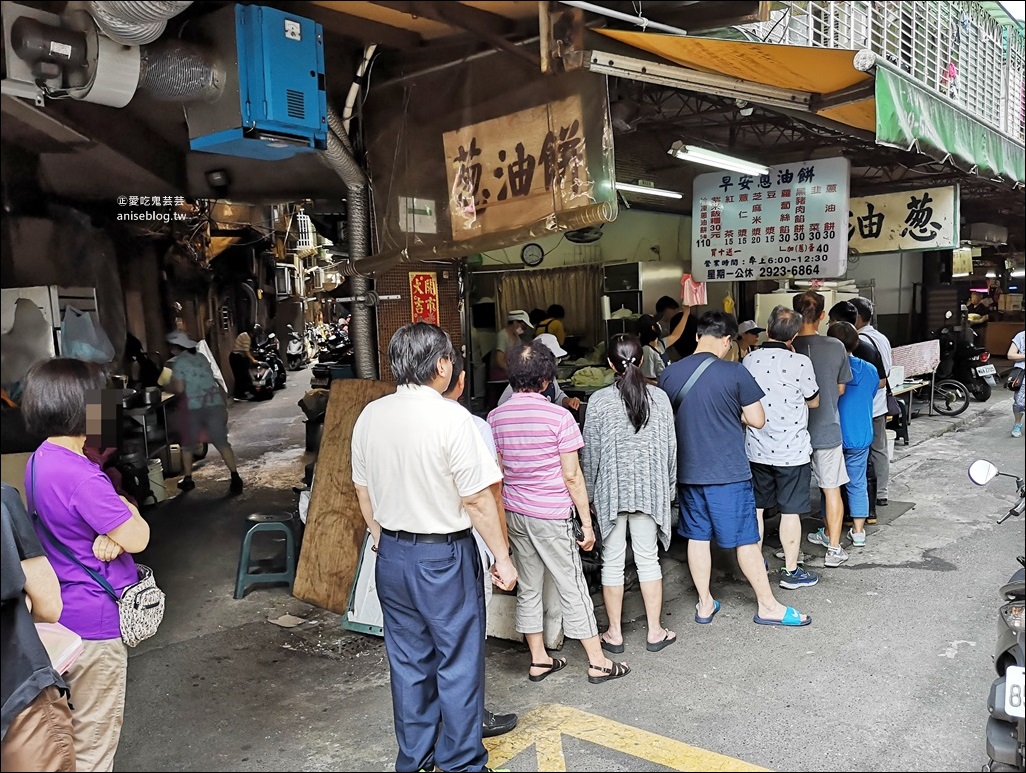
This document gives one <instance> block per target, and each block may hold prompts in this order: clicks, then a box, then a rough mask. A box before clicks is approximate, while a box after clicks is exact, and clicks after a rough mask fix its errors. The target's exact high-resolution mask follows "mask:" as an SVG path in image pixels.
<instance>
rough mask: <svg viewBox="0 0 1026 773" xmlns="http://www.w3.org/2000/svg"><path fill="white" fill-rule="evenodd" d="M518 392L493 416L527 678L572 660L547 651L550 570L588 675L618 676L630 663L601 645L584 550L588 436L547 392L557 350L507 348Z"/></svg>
mask: <svg viewBox="0 0 1026 773" xmlns="http://www.w3.org/2000/svg"><path fill="white" fill-rule="evenodd" d="M506 362H507V366H506V367H507V371H508V373H509V383H510V385H511V386H512V387H513V390H514V394H513V397H512V398H510V399H509V401H508V402H506V403H504V404H503V405H501V406H499V407H498V408H496V409H495V410H494V411H492V412H491V413H490V414H489V415H488V423H489V424H490V425H491V428H492V434H493V435H494V437H495V446H496V450H497V451H498V453H499V459H500V462H501V465H502V471H503V490H502V497H503V505H504V506H505V508H506V523H507V526H508V528H509V541H510V545H511V546H512V553H513V563H514V564H515V565H516V568H517V572H518V575H519V582H518V584H517V612H516V628H517V631H519V632H520V633H522V634H524V637H525V638H526V640H527V645H528V647H529V648H530V650H531V668H530V671H529V672H528V678H529V679H530V680H531V681H532V682H540V681H542V680H543V679H545V678H546V677H547V676H549V675H550V674H554V673H555V672H556V671H559V670H561V669H562V668H565V667H566V664H567V663H566V660H565V659H564V658H553V657H551V656H550V655H549V654H548V652H546V650H545V638H544V634H543V628H544V626H543V618H544V610H543V608H542V585H543V582H544V578H545V572H546V570H547V571H548V572H549V573H550V574H551V576H552V578H553V580H554V581H555V583H556V588H557V590H558V591H559V598H560V603H561V605H562V608H563V633H564V635H565V636H567V637H568V638H571V639H580V640H581V644H582V645H584V650H585V652H586V653H587V655H588V681H589V682H591V683H592V684H599V683H601V682H607V681H609V680H610V679H619V678H620V677H622V676H626V675H627V674H628V673H630V668H628V666H627V664H626V663H615V662H613V661H611V660H609V659H608V658H607V657H606V656H605V653H603V651H602V644H601V641H600V640H599V635H598V625H597V624H596V622H595V607H594V605H593V604H592V601H591V596H590V595H589V593H588V583H587V582H586V581H585V579H584V571H583V568H582V566H581V556H580V549H581V548H583V549H584V550H590V549H591V548H592V547H594V545H595V532H594V528H593V524H592V522H591V515H590V512H589V508H588V492H587V489H586V488H585V484H584V474H583V472H582V471H581V466H580V462H579V460H578V457H577V452H578V451H579V450H580V449H581V448H582V447H583V446H584V439H583V438H582V437H581V431H580V430H579V429H578V427H577V423H576V422H575V421H574V418H573V416H571V414H570V412H569V411H567V410H566V409H565V408H563V407H561V406H558V405H553V404H552V403H550V402H549V401H548V400H547V399H546V398H545V397H544V396H543V395H542V394H541V393H542V392H543V391H545V389H546V388H547V387H548V385H549V384H550V383H551V382H552V381H553V379H555V378H556V357H555V355H554V354H553V353H552V351H551V350H550V349H548V348H547V347H546V346H545V345H544V344H541V343H539V342H537V341H535V342H534V343H532V344H527V345H524V346H517V347H515V348H513V349H511V350H510V351H508V352H507V353H506ZM574 507H576V508H577V510H578V512H579V513H580V514H581V521H582V523H583V525H584V539H583V540H581V541H580V542H578V541H577V540H575V539H574V534H573V524H572V520H571V515H572V511H573V508H574Z"/></svg>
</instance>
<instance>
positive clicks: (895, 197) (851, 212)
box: [848, 185, 959, 254]
mask: <svg viewBox="0 0 1026 773" xmlns="http://www.w3.org/2000/svg"><path fill="white" fill-rule="evenodd" d="M958 243H959V236H958V186H957V185H945V186H943V187H940V188H919V189H917V190H914V191H902V192H901V193H881V194H878V195H876V196H862V197H860V198H857V199H852V200H851V204H850V205H849V207H848V245H849V246H850V247H853V248H855V249H856V250H858V251H859V252H860V253H862V254H870V253H874V252H901V251H903V250H904V251H909V250H948V249H954V248H955V247H957V246H958Z"/></svg>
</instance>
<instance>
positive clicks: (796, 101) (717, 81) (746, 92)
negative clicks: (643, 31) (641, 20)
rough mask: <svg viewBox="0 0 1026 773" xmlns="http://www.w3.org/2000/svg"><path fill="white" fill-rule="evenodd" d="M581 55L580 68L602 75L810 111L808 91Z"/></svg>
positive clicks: (599, 54) (671, 66) (613, 56)
mask: <svg viewBox="0 0 1026 773" xmlns="http://www.w3.org/2000/svg"><path fill="white" fill-rule="evenodd" d="M581 55H582V59H581V67H583V68H584V69H586V70H591V71H592V72H596V73H601V74H603V75H613V76H615V77H617V78H626V79H628V80H634V81H642V82H643V83H655V84H658V85H660V86H669V87H671V88H676V89H683V90H684V91H697V92H699V93H702V94H712V95H714V96H718V97H728V98H730V99H743V100H746V101H748V102H752V103H755V104H757V105H763V106H765V107H774V108H789V109H791V110H798V111H804V112H811V110H812V97H813V95H812V94H811V93H810V92H808V91H798V90H796V89H784V88H779V87H777V86H765V85H763V84H761V83H753V82H751V81H745V80H741V79H740V78H733V77H730V76H729V75H719V74H717V73H706V72H699V71H698V70H689V69H688V68H686V67H680V66H678V65H675V64H663V63H661V62H649V61H646V60H644V59H636V58H634V57H630V56H623V55H621V54H611V53H608V52H606V51H583V52H581Z"/></svg>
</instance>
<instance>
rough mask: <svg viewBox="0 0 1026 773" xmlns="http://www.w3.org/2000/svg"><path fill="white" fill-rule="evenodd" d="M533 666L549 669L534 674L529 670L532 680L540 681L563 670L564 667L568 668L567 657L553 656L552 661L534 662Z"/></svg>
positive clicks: (528, 676) (529, 677) (529, 676)
mask: <svg viewBox="0 0 1026 773" xmlns="http://www.w3.org/2000/svg"><path fill="white" fill-rule="evenodd" d="M531 668H547V669H548V671H546V672H545V673H543V674H532V673H530V672H528V674H527V678H528V679H530V680H531V681H532V682H540V681H541V680H542V679H545V678H546V677H548V676H550V675H551V674H554V673H556V672H557V671H562V670H563V669H564V668H566V658H553V659H552V662H551V663H532V664H531Z"/></svg>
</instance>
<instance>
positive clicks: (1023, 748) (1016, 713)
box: [969, 459, 1026, 773]
mask: <svg viewBox="0 0 1026 773" xmlns="http://www.w3.org/2000/svg"><path fill="white" fill-rule="evenodd" d="M998 476H1002V477H1007V478H1014V479H1015V485H1016V487H1017V488H1018V491H1019V503H1018V504H1017V505H1015V506H1014V507H1013V508H1012V509H1010V510H1009V511H1008V512H1007V513H1006V514H1005V515H1004V516H1002V517H1001V519H1000V520H999V521H998V523H1004V522H1005V521H1007V520H1008V519H1009V518H1013V517H1014V518H1018V517H1019V516H1021V515H1022V514H1023V509H1024V507H1026V480H1024V479H1023V478H1021V477H1019V476H1017V475H1010V474H1008V473H1005V472H999V471H998V468H997V467H995V466H994V465H993V464H991V463H990V462H988V461H986V460H985V459H979V460H977V461H975V462H973V463H972V465H970V467H969V479H970V480H971V481H972V482H973V483H975V484H976V485H977V486H985V485H987V483H989V482H990V481H992V480H993V479H994V478H996V477H998ZM1019 566H1020V568H1019V570H1018V571H1017V572H1016V573H1015V574H1013V575H1012V577H1011V578H1010V579H1009V580H1008V582H1006V583H1005V584H1004V585H1002V586H1001V600H1002V602H1003V603H1002V606H1001V607H1000V609H999V610H998V636H997V644H996V646H995V649H994V667H995V669H996V670H997V679H995V680H994V682H993V684H992V685H991V687H990V696H989V698H988V700H987V709H988V710H989V711H990V718H989V719H988V720H987V763H986V764H985V765H984V766H983V771H984V773H999V772H1000V771H1023V770H1026V767H1024V760H1026V733H1024V719H1023V718H1024V716H1026V711H1024V709H1026V703H1024V697H1023V691H1024V688H1026V680H1024V674H1026V669H1024V666H1026V662H1024V657H1023V628H1024V614H1023V609H1024V603H1026V568H1024V567H1026V558H1024V557H1023V556H1019Z"/></svg>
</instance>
